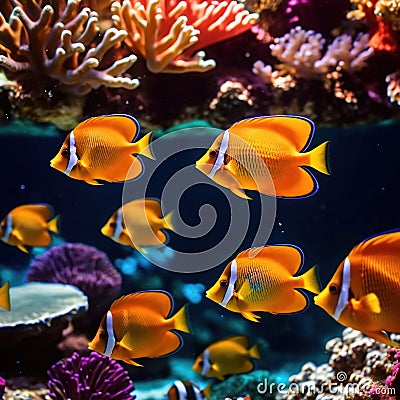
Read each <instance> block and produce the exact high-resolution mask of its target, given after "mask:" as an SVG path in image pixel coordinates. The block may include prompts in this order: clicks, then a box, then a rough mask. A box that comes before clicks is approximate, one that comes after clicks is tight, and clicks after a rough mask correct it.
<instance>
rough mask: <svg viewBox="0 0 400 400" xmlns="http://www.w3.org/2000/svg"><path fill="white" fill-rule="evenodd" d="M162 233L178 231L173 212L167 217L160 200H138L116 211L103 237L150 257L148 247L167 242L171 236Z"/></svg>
mask: <svg viewBox="0 0 400 400" xmlns="http://www.w3.org/2000/svg"><path fill="white" fill-rule="evenodd" d="M162 229H171V230H173V229H174V228H173V222H172V212H171V213H169V214H167V215H166V216H165V217H163V216H162V211H161V204H160V202H159V201H158V200H152V199H138V200H133V201H131V202H129V203H126V204H124V205H123V206H122V207H121V208H119V209H118V210H117V211H115V212H114V213H113V215H112V216H111V217H110V219H109V220H108V221H107V223H106V224H105V225H104V226H103V228H102V229H101V233H102V234H103V235H105V236H107V237H109V238H111V239H113V240H114V241H116V242H117V243H120V244H124V245H127V246H131V247H133V248H134V249H136V250H139V251H140V252H142V253H147V250H146V249H145V248H144V247H151V246H160V245H162V244H164V243H166V242H167V240H168V236H167V234H166V233H165V232H163V231H162Z"/></svg>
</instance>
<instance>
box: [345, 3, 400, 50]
mask: <svg viewBox="0 0 400 400" xmlns="http://www.w3.org/2000/svg"><path fill="white" fill-rule="evenodd" d="M351 3H352V4H353V6H354V9H353V10H351V11H349V12H348V13H347V18H349V19H355V20H363V21H365V23H366V25H367V26H368V28H369V33H370V40H369V42H368V44H369V45H370V46H371V47H372V48H374V49H376V50H379V51H387V52H391V53H395V52H396V51H398V49H399V44H400V4H399V2H398V1H397V0H371V1H366V0H351Z"/></svg>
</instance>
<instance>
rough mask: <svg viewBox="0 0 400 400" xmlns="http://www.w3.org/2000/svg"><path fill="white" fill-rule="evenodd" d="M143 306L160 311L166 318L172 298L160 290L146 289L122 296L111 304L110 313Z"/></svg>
mask: <svg viewBox="0 0 400 400" xmlns="http://www.w3.org/2000/svg"><path fill="white" fill-rule="evenodd" d="M138 306H139V307H141V308H142V307H145V308H149V309H151V310H156V311H158V312H160V313H161V314H162V315H163V316H164V317H165V318H167V317H168V316H169V314H170V312H171V310H172V308H173V300H172V297H171V295H170V294H169V293H167V292H164V291H161V290H148V291H143V292H137V293H132V294H128V295H126V296H122V297H120V298H119V299H117V300H115V301H114V303H113V304H111V307H110V311H111V312H112V313H115V312H118V311H125V310H127V309H129V308H133V309H134V308H137V307H138Z"/></svg>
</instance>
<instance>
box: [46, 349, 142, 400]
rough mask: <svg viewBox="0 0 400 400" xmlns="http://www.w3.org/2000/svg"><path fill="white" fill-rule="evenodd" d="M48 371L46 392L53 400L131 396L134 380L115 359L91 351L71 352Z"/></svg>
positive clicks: (127, 399)
mask: <svg viewBox="0 0 400 400" xmlns="http://www.w3.org/2000/svg"><path fill="white" fill-rule="evenodd" d="M47 373H48V375H49V378H50V379H49V381H48V387H49V396H50V398H51V399H53V400H83V399H91V400H133V399H135V397H136V396H132V394H131V392H132V391H133V389H134V387H133V383H132V381H131V380H130V379H129V376H128V373H127V372H126V371H125V370H124V368H123V367H121V366H120V365H119V364H118V363H117V362H116V361H114V360H112V359H111V358H108V357H105V356H103V355H100V354H98V353H96V352H92V353H90V355H89V357H81V356H79V355H78V354H77V353H74V354H73V355H72V356H71V357H70V358H66V359H64V360H61V361H59V362H57V363H56V364H54V365H53V366H52V367H51V369H50V370H49V371H48V372H47Z"/></svg>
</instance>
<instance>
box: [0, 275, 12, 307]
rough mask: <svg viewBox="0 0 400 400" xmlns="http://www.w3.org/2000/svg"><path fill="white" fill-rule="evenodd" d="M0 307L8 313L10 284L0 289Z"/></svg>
mask: <svg viewBox="0 0 400 400" xmlns="http://www.w3.org/2000/svg"><path fill="white" fill-rule="evenodd" d="M0 307H2V308H4V309H6V310H7V311H10V282H8V281H7V282H6V283H5V284H4V285H3V286H2V287H1V288H0Z"/></svg>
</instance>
